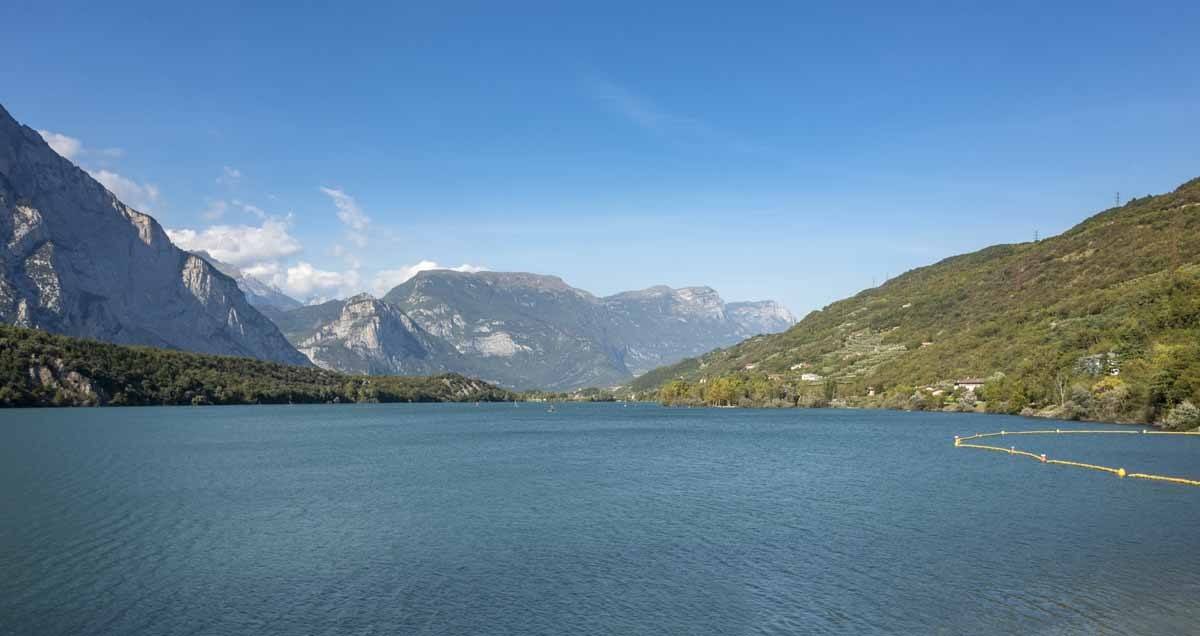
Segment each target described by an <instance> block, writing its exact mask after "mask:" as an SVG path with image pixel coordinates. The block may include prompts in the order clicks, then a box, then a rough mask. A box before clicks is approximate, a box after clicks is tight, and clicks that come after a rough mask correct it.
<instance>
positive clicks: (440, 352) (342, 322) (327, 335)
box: [296, 294, 466, 375]
mask: <svg viewBox="0 0 1200 636" xmlns="http://www.w3.org/2000/svg"><path fill="white" fill-rule="evenodd" d="M334 305H336V306H337V307H338V311H337V315H336V317H335V318H333V319H332V320H329V321H328V322H323V323H320V324H319V326H316V328H315V329H312V330H311V331H309V332H308V333H307V334H306V335H302V336H300V337H298V338H297V342H296V345H297V347H298V348H299V349H300V352H301V353H303V354H304V355H306V356H308V358H309V359H310V360H312V361H313V362H314V363H316V364H317V366H319V367H322V368H325V369H331V370H337V371H343V372H348V373H368V374H376V375H427V374H431V373H438V372H442V371H446V370H447V369H451V368H454V369H460V368H463V367H465V366H466V365H465V364H464V363H463V361H462V360H460V359H459V356H458V355H457V352H456V351H454V349H453V348H452V347H450V346H449V345H448V344H447V343H446V342H445V341H443V340H441V339H439V338H436V337H433V336H431V335H429V333H427V332H426V331H425V330H424V329H422V328H421V327H420V326H419V325H417V324H416V323H415V322H413V320H412V319H411V318H409V317H408V316H407V315H405V313H404V312H403V311H401V310H400V309H399V308H397V307H395V306H393V305H389V304H387V303H385V302H382V301H379V300H377V299H375V298H372V297H371V296H370V295H368V294H359V295H358V296H354V297H353V298H350V299H349V300H346V301H333V303H326V306H325V307H324V310H325V311H330V310H332V309H333V307H334Z"/></svg>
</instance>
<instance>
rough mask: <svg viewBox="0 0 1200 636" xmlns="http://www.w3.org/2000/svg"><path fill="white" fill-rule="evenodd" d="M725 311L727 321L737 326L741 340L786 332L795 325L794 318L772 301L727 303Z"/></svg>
mask: <svg viewBox="0 0 1200 636" xmlns="http://www.w3.org/2000/svg"><path fill="white" fill-rule="evenodd" d="M725 311H726V312H728V314H729V319H730V320H732V321H733V322H734V323H735V324H737V326H738V336H739V337H741V338H749V337H750V336H757V335H758V334H763V333H779V332H781V331H787V330H788V329H790V328H791V327H792V325H794V324H796V316H795V315H794V314H792V312H790V311H788V308H787V307H784V306H783V305H780V304H779V303H777V302H775V301H773V300H756V301H749V302H740V303H729V304H728V305H725Z"/></svg>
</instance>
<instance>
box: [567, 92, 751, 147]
mask: <svg viewBox="0 0 1200 636" xmlns="http://www.w3.org/2000/svg"><path fill="white" fill-rule="evenodd" d="M585 88H586V89H587V91H588V93H590V94H591V96H592V97H593V98H594V99H596V100H597V101H599V102H600V103H601V104H603V105H604V106H605V107H606V108H607V109H608V110H610V111H612V112H614V113H616V114H617V115H620V116H621V117H623V118H625V119H626V120H628V121H629V122H630V123H632V124H634V125H635V126H637V127H639V128H641V129H643V130H645V131H647V132H651V133H654V134H656V135H659V136H662V137H671V138H675V139H678V140H680V141H687V142H691V143H703V144H706V145H720V146H723V147H726V148H728V149H730V150H735V151H738V152H755V151H758V150H760V149H761V148H760V146H759V145H758V144H755V143H752V142H750V141H749V140H747V139H745V138H743V137H741V136H740V135H737V134H734V133H730V132H727V131H723V130H719V129H717V128H716V127H714V126H712V125H710V124H709V123H708V122H705V121H704V120H702V119H699V118H697V117H691V116H687V115H682V114H679V113H675V112H672V111H669V110H666V109H664V108H662V107H660V106H659V105H658V104H656V103H655V102H654V101H652V100H651V99H649V98H647V97H644V96H642V95H639V94H638V93H635V92H634V91H632V90H630V89H628V88H626V87H625V86H622V85H620V84H617V83H616V82H612V81H610V80H607V79H604V78H599V77H593V78H590V79H588V80H586V81H585Z"/></svg>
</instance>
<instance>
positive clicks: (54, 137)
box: [38, 130, 125, 161]
mask: <svg viewBox="0 0 1200 636" xmlns="http://www.w3.org/2000/svg"><path fill="white" fill-rule="evenodd" d="M38 134H39V135H41V136H42V139H44V140H46V143H47V144H48V145H49V146H50V147H51V148H53V149H54V152H57V153H58V154H60V155H62V156H63V157H64V158H66V159H70V160H71V161H75V159H76V158H79V157H82V156H83V155H92V156H99V157H100V158H101V159H117V158H119V157H120V156H121V155H123V154H125V151H124V150H121V149H120V148H100V149H95V148H87V147H85V146H84V145H83V142H82V141H80V140H78V139H76V138H74V137H71V136H68V135H64V134H62V133H56V132H52V131H49V130H39V131H38Z"/></svg>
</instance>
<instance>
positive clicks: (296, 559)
mask: <svg viewBox="0 0 1200 636" xmlns="http://www.w3.org/2000/svg"><path fill="white" fill-rule="evenodd" d="M1045 424H1046V423H1045V422H1041V421H1029V420H1022V419H1020V418H1005V417H991V416H976V415H943V414H905V413H890V412H876V411H808V410H786V411H746V410H699V409H697V410H688V409H677V410H670V409H662V408H658V407H654V406H649V405H640V406H634V407H630V408H622V407H620V406H619V405H567V406H560V407H559V408H558V412H557V413H547V412H546V411H545V410H544V409H542V408H537V407H535V406H533V405H523V406H522V407H520V408H514V407H513V406H511V405H507V406H504V405H484V406H481V407H476V406H474V405H408V404H405V405H345V406H292V407H266V406H260V407H210V408H142V409H74V410H30V411H12V410H10V411H0V436H2V439H3V444H2V446H0V633H3V634H39V635H47V634H333V633H344V634H546V635H551V634H553V635H559V634H809V633H811V634H821V633H830V634H990V633H994V634H1007V633H1021V634H1187V633H1197V631H1198V630H1200V489H1195V488H1188V487H1183V486H1173V485H1166V484H1156V483H1151V482H1145V481H1135V480H1129V479H1125V480H1121V479H1117V478H1116V477H1113V476H1110V475H1107V474H1103V473H1097V472H1092V471H1084V470H1076V469H1069V468H1063V467H1050V466H1043V465H1040V464H1038V463H1036V462H1032V461H1030V460H1027V459H1019V458H1012V457H1009V456H1007V455H1003V454H1000V453H991V452H984V451H973V450H966V449H955V448H954V447H953V445H952V442H951V440H952V437H953V435H955V434H969V433H974V432H984V431H990V430H999V429H1009V430H1018V429H1022V428H1041V427H1044V426H1045ZM1062 426H1068V425H1067V424H1063V425H1062ZM1022 443H1023V444H1024V445H1025V446H1027V447H1029V448H1030V449H1031V450H1032V449H1035V448H1036V449H1040V450H1041V451H1044V452H1048V453H1049V454H1050V455H1051V456H1052V457H1055V456H1059V457H1065V458H1072V459H1080V460H1090V461H1095V462H1099V463H1107V464H1110V465H1114V466H1125V467H1128V468H1133V469H1137V470H1143V471H1148V472H1160V473H1166V474H1179V475H1192V476H1200V439H1189V438H1183V439H1181V438H1167V437H1160V436H1153V437H1150V436H1139V437H1134V436H1098V437H1072V438H1035V439H1027V440H1022Z"/></svg>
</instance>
